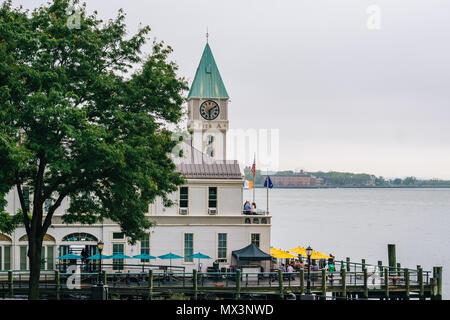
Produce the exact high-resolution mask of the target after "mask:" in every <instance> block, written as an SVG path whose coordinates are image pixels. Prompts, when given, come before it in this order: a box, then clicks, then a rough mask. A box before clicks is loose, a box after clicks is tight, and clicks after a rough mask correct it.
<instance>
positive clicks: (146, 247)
mask: <svg viewBox="0 0 450 320" xmlns="http://www.w3.org/2000/svg"><path fill="white" fill-rule="evenodd" d="M141 254H150V235H149V234H146V235H145V237H144V238H143V239H142V240H141ZM141 262H149V259H141Z"/></svg>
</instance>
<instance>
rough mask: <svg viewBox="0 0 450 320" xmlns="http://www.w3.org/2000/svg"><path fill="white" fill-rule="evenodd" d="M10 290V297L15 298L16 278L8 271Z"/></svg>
mask: <svg viewBox="0 0 450 320" xmlns="http://www.w3.org/2000/svg"><path fill="white" fill-rule="evenodd" d="M8 287H9V288H8V289H9V297H10V298H12V297H14V277H13V272H12V271H8Z"/></svg>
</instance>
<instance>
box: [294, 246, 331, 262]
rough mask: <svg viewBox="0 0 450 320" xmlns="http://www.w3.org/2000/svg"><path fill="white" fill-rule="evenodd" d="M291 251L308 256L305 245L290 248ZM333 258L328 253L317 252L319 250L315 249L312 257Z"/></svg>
mask: <svg viewBox="0 0 450 320" xmlns="http://www.w3.org/2000/svg"><path fill="white" fill-rule="evenodd" d="M289 251H291V252H294V253H296V254H301V255H303V256H304V257H307V254H306V249H305V248H303V247H297V248H293V249H289ZM328 258H331V257H330V256H327V255H326V254H323V253H320V252H317V251H313V252H312V254H311V259H314V260H315V259H328Z"/></svg>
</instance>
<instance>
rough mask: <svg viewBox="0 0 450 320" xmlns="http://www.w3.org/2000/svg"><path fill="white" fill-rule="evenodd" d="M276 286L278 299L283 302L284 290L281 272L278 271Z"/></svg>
mask: <svg viewBox="0 0 450 320" xmlns="http://www.w3.org/2000/svg"><path fill="white" fill-rule="evenodd" d="M278 284H279V289H280V299H281V300H284V288H283V271H282V270H278Z"/></svg>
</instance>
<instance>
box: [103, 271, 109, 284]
mask: <svg viewBox="0 0 450 320" xmlns="http://www.w3.org/2000/svg"><path fill="white" fill-rule="evenodd" d="M107 280H108V278H107V277H106V270H102V281H103V285H105V286H106V284H107Z"/></svg>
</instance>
